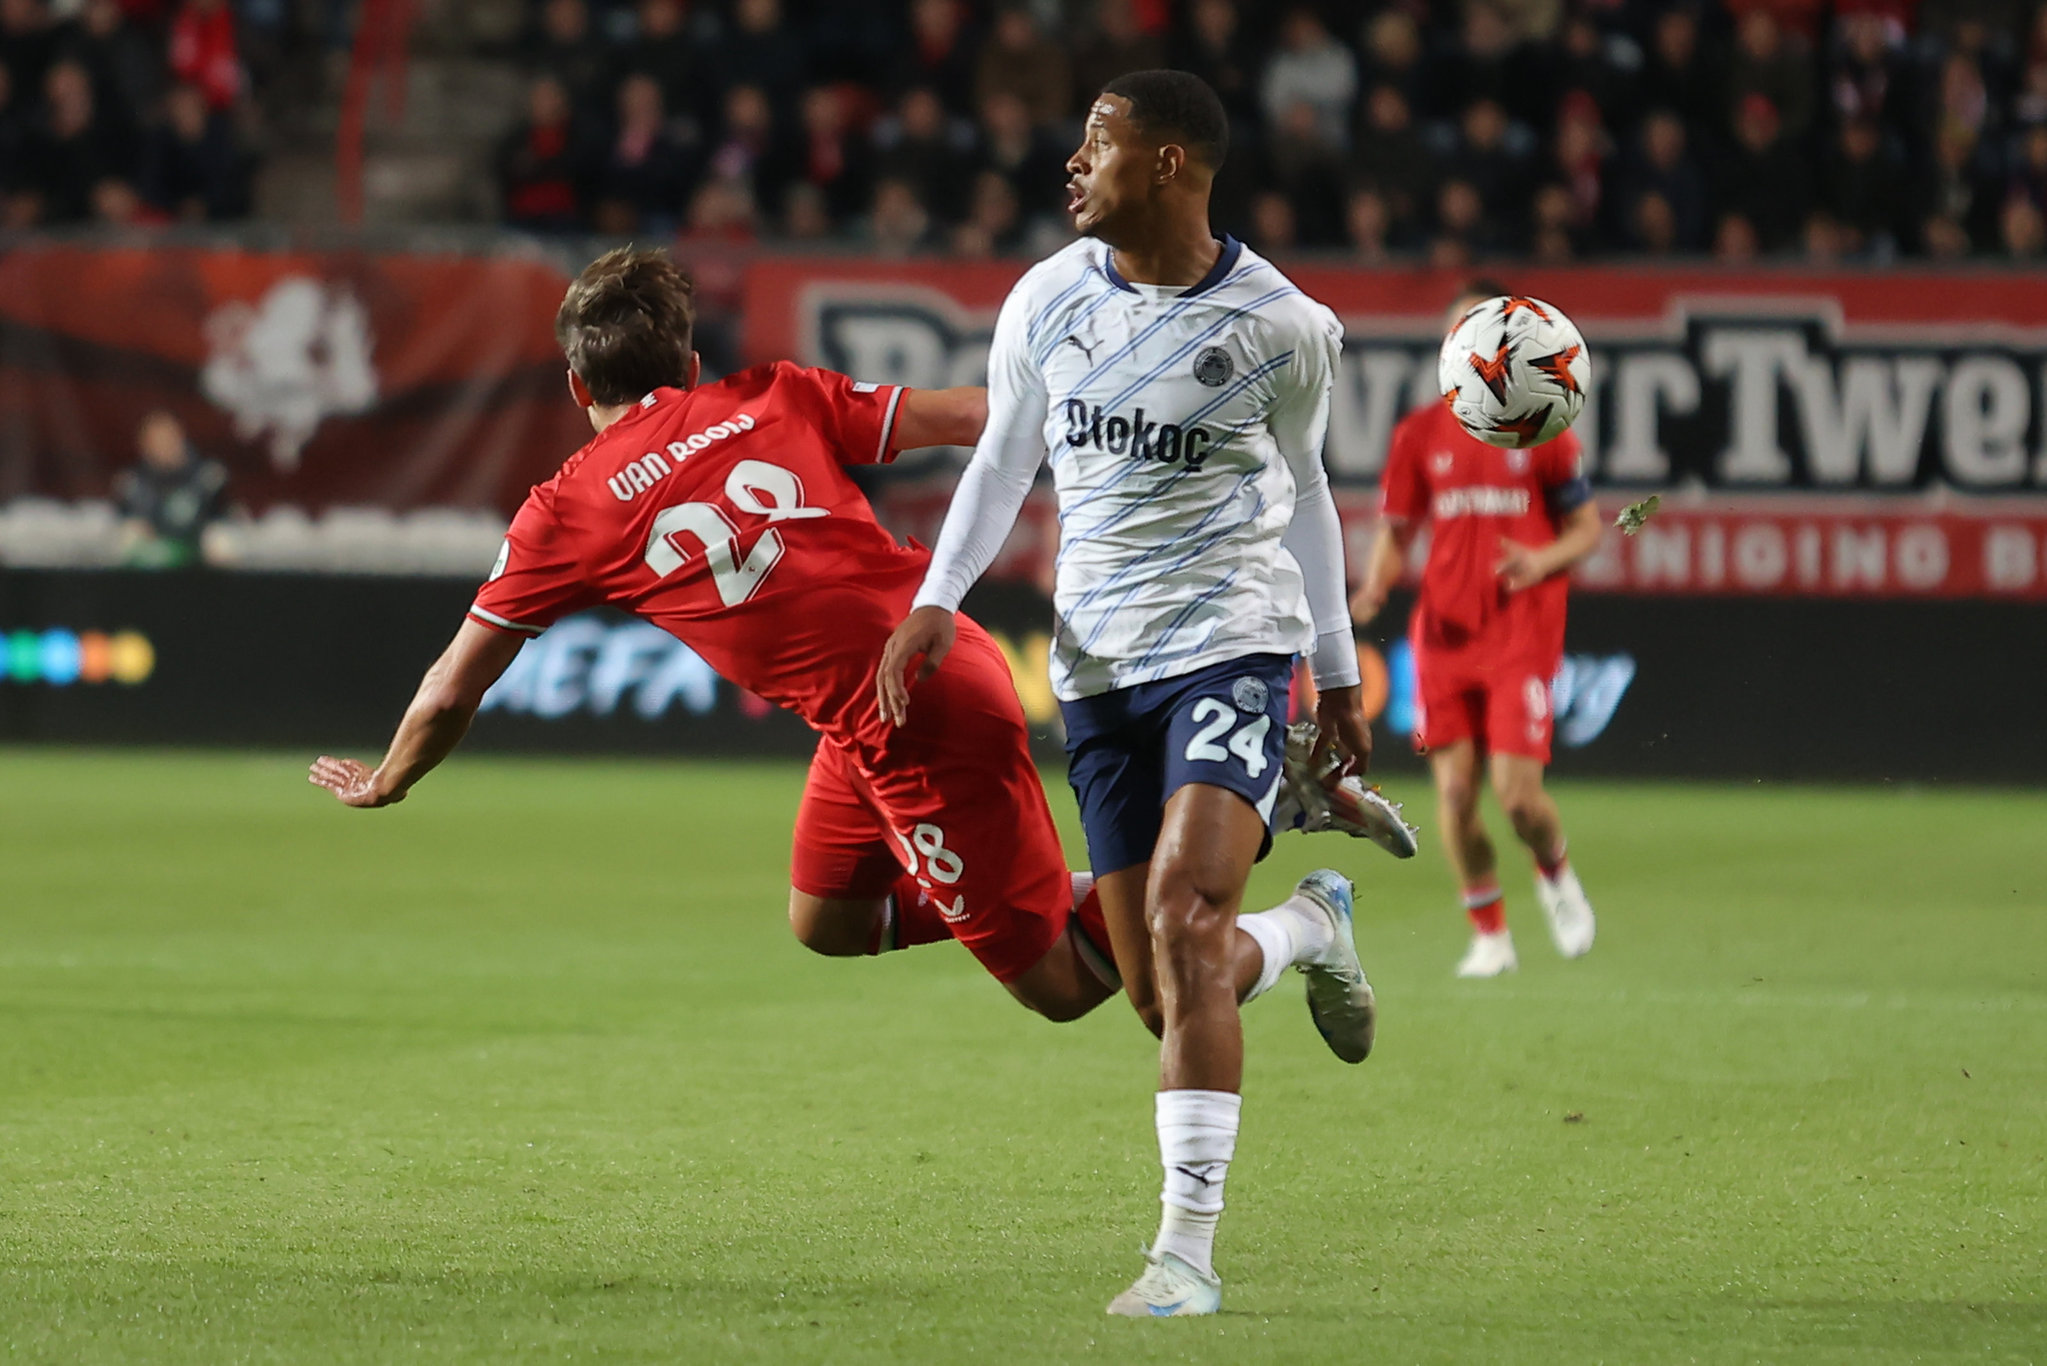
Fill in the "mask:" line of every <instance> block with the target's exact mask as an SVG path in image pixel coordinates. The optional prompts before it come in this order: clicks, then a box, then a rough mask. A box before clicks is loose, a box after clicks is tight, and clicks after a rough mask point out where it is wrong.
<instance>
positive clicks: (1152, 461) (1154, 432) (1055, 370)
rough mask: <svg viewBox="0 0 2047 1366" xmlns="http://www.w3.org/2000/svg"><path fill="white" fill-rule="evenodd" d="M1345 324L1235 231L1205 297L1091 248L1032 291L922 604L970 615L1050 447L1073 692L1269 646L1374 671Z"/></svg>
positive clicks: (1331, 670) (1060, 637)
mask: <svg viewBox="0 0 2047 1366" xmlns="http://www.w3.org/2000/svg"><path fill="white" fill-rule="evenodd" d="M1342 339H1343V327H1342V324H1340V323H1339V322H1338V321H1337V320H1336V315H1335V314H1333V313H1331V312H1330V311H1329V310H1328V309H1327V308H1325V307H1323V306H1322V305H1321V304H1319V303H1316V302H1315V301H1314V300H1312V299H1310V298H1308V296H1307V295H1305V294H1303V293H1301V291H1300V290H1299V289H1297V288H1296V287H1295V286H1294V285H1293V283H1292V282H1290V281H1289V280H1288V279H1287V278H1286V277H1285V276H1283V275H1281V274H1280V273H1279V271H1278V270H1277V269H1275V268H1274V267H1273V265H1272V263H1271V262H1269V261H1267V260H1265V259H1264V258H1262V257H1260V256H1259V255H1258V254H1257V253H1256V252H1253V251H1252V250H1250V249H1249V248H1248V247H1245V246H1243V245H1242V244H1240V243H1238V242H1236V241H1234V240H1229V239H1225V241H1224V243H1223V250H1222V254H1221V256H1220V257H1219V258H1218V259H1217V261H1216V264H1215V268H1214V269H1213V270H1212V271H1210V272H1209V274H1208V276H1207V277H1206V278H1205V279H1203V280H1202V281H1201V282H1200V283H1199V284H1196V285H1194V286H1192V287H1190V288H1186V289H1175V288H1165V287H1160V286H1148V285H1135V284H1131V283H1130V282H1128V281H1126V280H1124V279H1123V278H1122V277H1121V276H1120V275H1119V274H1118V273H1117V272H1116V268H1115V265H1114V264H1113V262H1112V260H1111V256H1110V251H1109V248H1108V247H1106V246H1104V245H1103V244H1102V243H1100V242H1095V241H1089V240H1083V241H1080V242H1076V243H1074V244H1073V245H1072V246H1070V247H1068V248H1066V249H1065V250H1063V251H1061V252H1059V253H1057V254H1056V255H1053V256H1051V257H1048V258H1046V259H1045V260H1044V261H1041V262H1039V263H1038V264H1037V265H1036V266H1034V267H1032V269H1031V270H1030V271H1029V272H1028V273H1027V274H1026V275H1025V276H1024V277H1023V279H1022V280H1020V281H1018V282H1017V285H1016V288H1015V289H1013V290H1011V291H1010V295H1009V298H1008V300H1007V301H1006V302H1005V303H1004V304H1003V306H1002V312H1001V314H1000V316H999V317H998V318H997V320H996V324H995V337H994V342H993V345H992V347H991V349H990V351H989V355H988V425H987V427H986V429H985V430H984V431H983V433H982V436H981V441H980V444H979V445H978V446H977V447H976V448H975V451H974V458H973V460H972V461H971V462H970V463H969V464H968V466H967V471H966V474H965V475H964V476H963V477H962V478H961V480H960V486H959V490H958V492H957V493H956V494H955V495H954V498H953V504H952V507H951V509H950V510H949V512H948V513H947V515H946V520H945V528H944V530H943V531H942V532H941V533H940V535H939V539H938V546H937V548H936V550H935V551H934V553H933V558H932V563H931V568H930V571H929V573H928V574H927V575H926V577H925V580H924V585H923V587H922V589H921V590H920V591H919V593H918V595H917V605H918V606H920V607H921V606H926V605H937V606H940V607H944V608H946V609H948V610H955V609H957V608H958V607H959V604H960V600H961V598H963V597H964V596H965V595H966V592H967V589H969V588H970V587H972V586H973V583H974V581H975V580H976V579H978V578H979V577H980V576H981V573H982V571H983V570H985V569H986V568H987V567H988V565H989V563H990V562H991V561H992V560H993V559H994V557H995V553H996V552H997V551H998V550H999V549H1000V548H1001V546H1002V542H1003V540H1004V539H1005V538H1006V537H1007V536H1008V534H1009V530H1010V528H1011V526H1012V525H1013V524H1014V523H1015V521H1016V515H1017V512H1018V511H1019V510H1020V509H1021V508H1022V506H1023V501H1024V497H1025V495H1026V494H1028V493H1029V491H1030V486H1031V482H1032V480H1033V478H1034V477H1035V476H1036V474H1037V470H1038V466H1039V464H1040V463H1041V462H1043V461H1044V460H1046V459H1047V458H1048V457H1049V459H1050V460H1051V463H1052V475H1053V482H1054V487H1055V489H1056V490H1057V493H1058V498H1059V528H1060V545H1059V559H1058V567H1057V573H1056V578H1055V588H1054V593H1053V605H1054V608H1055V611H1056V613H1057V624H1056V627H1055V629H1054V632H1053V651H1052V688H1053V691H1054V692H1055V693H1056V694H1057V695H1058V696H1059V697H1061V698H1064V699H1067V700H1073V699H1076V698H1082V697H1091V696H1094V695H1095V694H1098V693H1103V692H1109V691H1111V690H1114V689H1118V688H1127V687H1132V686H1134V685H1136V684H1139V683H1150V682H1155V681H1157V680H1159V679H1164V678H1175V677H1178V676H1180V675H1182V674H1187V673H1191V672H1193V671H1195V670H1197V669H1202V668H1206V667H1208V666H1209V665H1212V664H1218V663H1222V662H1224V661H1226V660H1230V659H1235V658H1240V657H1242V656H1244V655H1247V654H1260V653H1274V654H1301V653H1308V654H1311V656H1312V659H1313V664H1314V671H1315V678H1316V681H1317V683H1318V684H1320V685H1322V686H1324V687H1334V686H1342V685H1345V684H1350V683H1355V682H1357V680H1358V666H1357V654H1356V651H1355V647H1354V646H1353V644H1352V642H1351V634H1350V618H1349V614H1348V610H1347V607H1346V603H1345V596H1344V573H1343V541H1342V530H1341V528H1340V526H1339V524H1338V522H1337V517H1336V505H1335V502H1334V501H1333V500H1332V499H1331V497H1330V494H1329V481H1328V477H1327V475H1326V474H1325V473H1324V470H1323V467H1322V442H1323V436H1324V433H1325V432H1326V431H1327V428H1328V425H1329V391H1330V386H1331V383H1332V381H1333V378H1334V375H1335V371H1336V359H1337V353H1338V350H1339V347H1340V346H1341V343H1342Z"/></svg>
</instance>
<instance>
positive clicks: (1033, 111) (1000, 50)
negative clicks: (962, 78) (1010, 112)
mask: <svg viewBox="0 0 2047 1366" xmlns="http://www.w3.org/2000/svg"><path fill="white" fill-rule="evenodd" d="M996 94H1005V95H1014V96H1016V97H1017V98H1018V99H1020V100H1022V101H1023V102H1024V107H1025V108H1026V109H1028V110H1029V111H1030V116H1031V122H1032V123H1035V124H1040V125H1043V124H1048V123H1052V122H1054V121H1055V120H1058V119H1062V118H1064V117H1066V111H1067V110H1068V109H1069V108H1071V107H1072V104H1073V69H1072V66H1071V64H1070V63H1069V62H1068V60H1067V57H1066V51H1065V49H1063V48H1061V47H1060V46H1059V44H1057V43H1055V42H1052V41H1051V40H1050V39H1048V38H1046V37H1045V35H1044V34H1042V33H1040V32H1039V31H1038V21H1037V18H1036V17H1035V16H1034V15H1033V14H1032V13H1031V11H1030V10H1029V8H1028V7H1026V6H1024V5H1022V4H1018V3H1014V0H1012V3H1010V4H1008V5H1006V6H1005V7H1004V8H1003V9H1002V11H1001V13H999V14H997V15H996V16H995V28H994V31H993V32H992V33H990V34H989V35H988V41H987V42H986V43H984V44H982V46H981V57H980V61H979V62H978V63H977V65H976V67H975V74H974V106H975V107H976V108H979V107H981V106H983V105H985V104H987V102H988V97H989V96H990V95H996Z"/></svg>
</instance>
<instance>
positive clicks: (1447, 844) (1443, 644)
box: [1351, 281, 1602, 977]
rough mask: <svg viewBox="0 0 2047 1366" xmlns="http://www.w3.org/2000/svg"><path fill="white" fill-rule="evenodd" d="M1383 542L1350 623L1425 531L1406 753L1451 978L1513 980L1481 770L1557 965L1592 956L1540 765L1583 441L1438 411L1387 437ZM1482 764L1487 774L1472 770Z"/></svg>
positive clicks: (1580, 539) (1592, 527) (1406, 421)
mask: <svg viewBox="0 0 2047 1366" xmlns="http://www.w3.org/2000/svg"><path fill="white" fill-rule="evenodd" d="M1507 293H1509V291H1508V290H1505V289H1501V288H1499V287H1498V286H1497V285H1495V284H1493V283H1491V282H1489V281H1478V282H1474V283H1473V284H1472V285H1471V286H1470V287H1469V288H1468V289H1466V290H1465V291H1464V293H1463V294H1462V295H1460V296H1459V297H1458V299H1457V301H1456V302H1455V303H1454V304H1452V305H1451V307H1450V314H1449V316H1450V318H1451V320H1452V321H1453V323H1454V321H1455V320H1456V319H1458V318H1460V317H1462V316H1463V314H1464V313H1465V311H1466V310H1468V309H1470V308H1471V307H1472V306H1474V305H1475V304H1478V303H1480V302H1482V301H1484V300H1486V299H1490V298H1496V297H1498V296H1500V295H1503V294H1507ZM1380 516H1381V521H1380V525H1379V533H1378V538H1377V540H1376V541H1375V542H1374V544H1373V546H1372V554H1371V559H1370V562H1369V563H1368V565H1367V567H1366V570H1365V578H1364V583H1363V584H1362V585H1361V586H1360V587H1359V589H1358V591H1357V594H1356V596H1354V597H1353V598H1352V599H1351V615H1352V617H1353V618H1354V619H1355V620H1356V621H1358V622H1359V623H1360V624H1366V623H1369V622H1370V621H1371V620H1372V618H1374V617H1376V616H1377V615H1378V614H1379V610H1380V608H1381V607H1383V606H1384V605H1385V602H1386V594H1387V592H1388V591H1389V590H1391V589H1392V587H1393V585H1394V584H1395V583H1397V582H1398V581H1399V579H1400V575H1401V570H1402V568H1403V567H1404V566H1405V564H1406V562H1407V551H1408V547H1409V545H1410V544H1411V543H1412V541H1413V539H1414V536H1415V534H1416V533H1417V532H1418V531H1420V530H1421V528H1422V527H1423V526H1424V525H1426V526H1428V528H1429V535H1430V539H1429V556H1428V564H1427V566H1426V567H1425V568H1424V569H1423V571H1422V586H1421V594H1420V597H1419V598H1418V599H1417V601H1416V603H1415V607H1414V614H1413V619H1412V622H1411V624H1410V632H1409V634H1410V637H1411V641H1412V644H1413V648H1414V661H1415V671H1416V674H1417V675H1418V680H1419V683H1420V695H1421V696H1420V706H1419V708H1418V709H1417V712H1416V718H1415V747H1416V748H1417V749H1418V750H1420V751H1421V752H1423V753H1425V754H1427V755H1428V757H1429V766H1430V768H1431V769H1432V770H1433V772H1434V774H1435V779H1436V793H1437V798H1438V810H1439V815H1440V818H1441V822H1442V829H1443V839H1442V843H1443V849H1444V852H1445V854H1446V855H1447V856H1448V858H1449V860H1450V868H1451V871H1452V872H1454V873H1455V874H1456V876H1457V880H1458V882H1459V883H1460V884H1461V886H1462V887H1463V891H1464V908H1465V911H1466V912H1467V913H1468V914H1469V915H1470V917H1471V924H1472V929H1473V935H1472V941H1471V947H1470V949H1469V950H1468V951H1467V952H1466V953H1465V955H1464V958H1463V961H1461V962H1460V963H1458V965H1457V975H1458V976H1460V977H1495V976H1498V975H1499V974H1501V973H1503V972H1511V971H1513V970H1514V968H1515V966H1516V961H1517V960H1516V959H1515V956H1514V940H1513V937H1512V935H1510V934H1509V933H1508V931H1507V915H1506V905H1505V903H1504V901H1503V900H1502V899H1501V895H1500V877H1499V870H1498V865H1497V863H1496V861H1495V859H1494V855H1493V845H1492V841H1491V839H1489V838H1488V837H1487V835H1486V830H1485V823H1484V822H1483V821H1482V820H1481V819H1480V818H1479V814H1478V798H1479V792H1480V788H1481V783H1482V778H1483V776H1484V772H1485V770H1487V769H1489V770H1490V776H1491V779H1492V786H1493V791H1494V792H1495V793H1496V794H1497V795H1498V797H1499V801H1500V806H1501V808H1502V809H1504V810H1505V811H1506V813H1507V819H1508V820H1509V821H1511V822H1512V823H1513V826H1514V833H1515V834H1516V835H1517V836H1519V837H1520V839H1521V842H1522V843H1523V844H1525V845H1527V846H1528V849H1529V852H1530V853H1532V854H1533V855H1534V856H1535V870H1536V878H1535V894H1536V900H1537V901H1538V902H1539V903H1540V904H1541V906H1542V909H1543V914H1544V916H1545V918H1546V919H1547V920H1548V921H1549V928H1550V935H1551V937H1552V938H1553V939H1554V940H1555V941H1556V946H1557V950H1558V952H1560V953H1562V954H1563V955H1564V956H1565V957H1566V958H1576V957H1578V956H1580V955H1582V954H1583V953H1585V952H1586V951H1587V950H1588V949H1590V948H1591V947H1592V936H1593V928H1594V925H1593V916H1592V905H1591V903H1590V902H1589V901H1587V900H1586V897H1585V890H1584V888H1583V887H1581V886H1580V885H1579V883H1578V877H1577V874H1576V873H1574V872H1573V871H1572V870H1571V865H1570V863H1569V861H1568V860H1567V858H1566V857H1565V849H1564V829H1563V822H1562V818H1561V817H1560V816H1559V815H1558V814H1557V807H1556V803H1555V802H1554V801H1552V800H1551V799H1550V796H1549V794H1548V793H1547V792H1546V791H1544V790H1543V785H1542V771H1543V768H1544V767H1545V766H1546V765H1547V764H1548V763H1549V757H1550V735H1551V731H1552V727H1553V723H1554V720H1555V718H1554V717H1553V716H1552V715H1551V712H1550V680H1551V679H1552V678H1554V677H1555V676H1556V672H1557V666H1558V664H1559V663H1560V662H1561V661H1562V659H1563V652H1564V599H1565V595H1566V593H1567V592H1568V584H1567V579H1566V577H1565V576H1566V574H1567V572H1568V571H1569V569H1570V568H1571V566H1572V565H1574V564H1576V563H1578V561H1580V560H1582V559H1584V558H1585V557H1586V556H1587V555H1589V554H1591V553H1592V551H1593V549H1594V547H1596V546H1597V545H1598V544H1599V536H1600V532H1601V530H1602V527H1601V524H1600V519H1599V509H1598V507H1597V506H1595V505H1594V503H1593V501H1592V489H1591V485H1590V484H1589V483H1588V482H1587V481H1586V479H1585V477H1584V475H1583V474H1582V473H1581V472H1580V470H1579V445H1578V438H1577V437H1576V436H1575V435H1574V434H1572V433H1571V432H1568V431H1567V432H1565V433H1564V434H1563V435H1562V436H1560V437H1558V438H1557V439H1556V440H1554V441H1551V442H1548V443H1546V444H1544V445H1541V446H1536V447H1534V448H1532V449H1529V450H1505V449H1502V448H1500V447H1497V446H1489V445H1487V444H1485V443H1484V442H1482V441H1480V440H1478V439H1477V438H1476V437H1474V436H1471V435H1470V434H1468V433H1467V432H1465V430H1464V429H1463V428H1462V427H1460V426H1459V425H1458V423H1457V419H1456V418H1455V417H1454V416H1453V415H1452V414H1451V412H1450V410H1449V408H1448V407H1447V406H1446V405H1443V404H1440V403H1431V404H1429V405H1428V406H1427V407H1425V408H1421V409H1418V410H1417V411H1415V412H1412V413H1409V414H1408V415H1407V416H1406V417H1405V418H1403V419H1402V420H1401V422H1400V424H1399V425H1398V426H1397V427H1395V428H1394V430H1393V440H1392V442H1391V444H1390V446H1389V447H1388V450H1387V455H1386V471H1385V474H1384V476H1383V478H1382V480H1381V484H1380ZM1482 766H1483V767H1482Z"/></svg>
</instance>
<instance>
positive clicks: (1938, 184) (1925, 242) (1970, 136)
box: [1913, 122, 1998, 256]
mask: <svg viewBox="0 0 2047 1366" xmlns="http://www.w3.org/2000/svg"><path fill="white" fill-rule="evenodd" d="M1979 151H1980V147H1979V144H1978V143H1977V141H1976V135H1975V134H1974V133H1972V132H1970V131H1969V129H1968V127H1967V126H1966V125H1965V124H1962V123H1959V122H1954V123H1945V124H1943V125H1941V127H1940V128H1939V129H1938V131H1936V133H1935V134H1934V139H1933V157H1932V159H1931V161H1930V162H1929V163H1928V165H1927V168H1926V172H1925V174H1924V175H1923V176H1922V177H1921V178H1920V182H1919V185H1918V186H1917V188H1916V189H1915V191H1914V192H1913V204H1914V205H1915V206H1916V209H1917V212H1918V213H1919V214H1920V216H1921V218H1920V221H1921V223H1922V224H1924V225H1925V227H1923V228H1922V230H1921V233H1920V243H1921V247H1922V249H1923V250H1925V251H1926V253H1927V254H1928V255H1932V256H1959V255H1964V254H1966V253H1967V252H1968V250H1969V248H1970V246H1971V244H1973V243H1979V242H1980V243H1985V244H1988V243H1989V242H1990V241H1992V240H1993V238H1994V235H1995V233H1996V215H1997V201H1998V196H1997V195H1995V194H1994V193H1992V192H1991V190H1990V188H1989V185H1988V179H1989V178H1988V176H1987V175H1986V174H1985V170H1984V167H1983V164H1982V162H1981V161H1980V160H1979ZM1936 224H1937V226H1936ZM1957 235H1959V237H1958V236H1957ZM1958 241H1959V245H1958Z"/></svg>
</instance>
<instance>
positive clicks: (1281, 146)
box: [1261, 100, 1345, 246]
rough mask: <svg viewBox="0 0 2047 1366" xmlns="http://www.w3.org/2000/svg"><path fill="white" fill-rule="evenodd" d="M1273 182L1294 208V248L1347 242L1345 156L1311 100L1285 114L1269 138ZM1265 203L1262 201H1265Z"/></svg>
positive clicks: (1291, 240) (1281, 113) (1300, 102)
mask: <svg viewBox="0 0 2047 1366" xmlns="http://www.w3.org/2000/svg"><path fill="white" fill-rule="evenodd" d="M1265 158H1266V165H1267V168H1268V175H1269V178H1270V183H1271V184H1272V185H1273V186H1274V187H1276V188H1277V189H1279V190H1280V192H1281V193H1283V194H1284V195H1285V196H1286V198H1287V200H1288V202H1289V205H1290V211H1291V212H1290V217H1291V222H1292V231H1291V232H1290V233H1289V243H1288V244H1289V245H1295V244H1298V245H1301V246H1334V245H1336V244H1337V243H1339V242H1341V241H1342V240H1343V200H1344V188H1345V187H1344V170H1343V166H1344V163H1343V157H1342V156H1341V154H1340V153H1339V152H1338V151H1337V148H1336V146H1335V144H1333V143H1332V142H1330V140H1329V136H1328V129H1327V127H1326V125H1325V124H1324V122H1323V119H1322V116H1321V114H1320V113H1318V112H1317V111H1316V109H1315V107H1314V106H1313V105H1311V104H1309V103H1308V102H1307V101H1306V100H1295V101H1294V102H1293V103H1291V104H1289V105H1287V106H1285V107H1284V108H1282V109H1281V110H1280V111H1279V114H1278V117H1277V118H1275V119H1274V121H1273V128H1272V133H1271V136H1270V137H1268V138H1267V139H1266V146H1265ZM1261 199H1262V197H1261Z"/></svg>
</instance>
